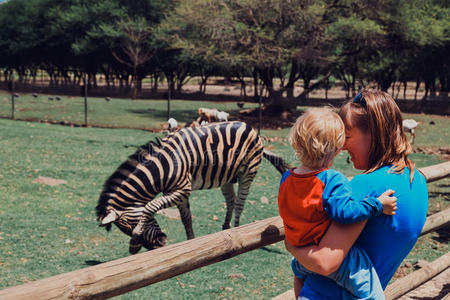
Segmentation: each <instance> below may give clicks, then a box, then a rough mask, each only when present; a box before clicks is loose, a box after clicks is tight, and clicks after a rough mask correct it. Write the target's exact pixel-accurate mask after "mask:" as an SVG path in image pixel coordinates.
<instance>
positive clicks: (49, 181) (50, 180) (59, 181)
mask: <svg viewBox="0 0 450 300" xmlns="http://www.w3.org/2000/svg"><path fill="white" fill-rule="evenodd" d="M33 182H34V183H43V184H46V185H49V186H55V185H60V184H66V183H67V181H65V180H62V179H55V178H50V177H44V176H39V177H38V178H36V179H35V180H33Z"/></svg>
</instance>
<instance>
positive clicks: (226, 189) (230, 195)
mask: <svg viewBox="0 0 450 300" xmlns="http://www.w3.org/2000/svg"><path fill="white" fill-rule="evenodd" d="M221 190H222V194H223V196H224V197H225V202H226V204H227V214H226V215H225V222H224V223H223V225H222V229H223V230H225V229H229V228H230V222H231V216H232V215H233V208H234V202H235V201H236V194H235V193H234V188H233V183H231V182H229V183H225V184H224V185H222V187H221Z"/></svg>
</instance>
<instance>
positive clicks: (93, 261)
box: [84, 260, 104, 266]
mask: <svg viewBox="0 0 450 300" xmlns="http://www.w3.org/2000/svg"><path fill="white" fill-rule="evenodd" d="M84 263H85V264H86V265H88V266H95V265H99V264H102V263H104V261H99V260H86V261H85V262H84Z"/></svg>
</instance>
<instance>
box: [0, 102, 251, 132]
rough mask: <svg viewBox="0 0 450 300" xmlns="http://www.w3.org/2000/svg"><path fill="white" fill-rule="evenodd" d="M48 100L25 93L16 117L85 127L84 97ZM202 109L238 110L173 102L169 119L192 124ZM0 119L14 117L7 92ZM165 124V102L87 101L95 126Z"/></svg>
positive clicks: (17, 105)
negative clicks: (198, 111) (83, 125)
mask: <svg viewBox="0 0 450 300" xmlns="http://www.w3.org/2000/svg"><path fill="white" fill-rule="evenodd" d="M48 97H49V96H48V95H39V96H38V97H37V98H34V97H33V96H32V95H31V94H23V95H21V96H20V97H18V98H16V99H15V118H16V119H18V120H45V121H50V122H68V123H73V124H79V125H82V124H84V98H81V97H69V96H61V100H60V101H57V100H53V101H50V100H48ZM53 97H54V96H53ZM255 106H256V104H253V103H246V105H245V108H250V107H255ZM199 107H207V108H217V109H218V110H226V111H229V112H230V114H231V115H232V116H233V115H235V114H236V113H237V111H238V107H237V105H236V103H235V102H222V103H219V102H217V101H216V102H210V101H203V102H200V101H184V100H171V102H170V110H171V113H170V116H171V117H173V118H175V119H176V120H177V121H178V122H179V123H180V125H181V124H184V123H186V122H191V121H193V120H195V119H196V118H197V117H198V114H197V110H198V108H199ZM0 117H4V118H5V117H6V118H9V117H11V96H10V95H9V94H7V93H0ZM166 122H167V101H166V100H153V101H152V100H130V99H117V98H113V99H111V101H109V102H107V101H105V99H104V98H89V99H88V123H89V125H92V126H102V127H121V128H141V129H161V124H163V123H164V124H165V123H166Z"/></svg>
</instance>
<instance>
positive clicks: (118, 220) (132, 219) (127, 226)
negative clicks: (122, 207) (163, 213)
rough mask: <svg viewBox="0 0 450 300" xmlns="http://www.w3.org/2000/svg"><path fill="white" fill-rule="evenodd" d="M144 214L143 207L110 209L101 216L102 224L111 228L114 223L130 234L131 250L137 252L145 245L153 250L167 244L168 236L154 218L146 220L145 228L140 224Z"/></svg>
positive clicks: (132, 252)
mask: <svg viewBox="0 0 450 300" xmlns="http://www.w3.org/2000/svg"><path fill="white" fill-rule="evenodd" d="M141 216H142V210H141V209H135V212H126V211H125V212H121V213H118V212H117V211H116V210H115V209H110V210H109V211H108V213H107V214H106V215H105V216H99V221H100V226H104V227H106V229H107V230H109V229H110V228H111V224H112V223H114V224H115V225H116V226H117V227H118V228H119V229H120V230H121V231H122V232H123V233H125V234H127V235H129V236H130V237H131V239H130V247H129V252H130V253H131V254H136V253H137V252H139V250H140V249H141V248H142V246H144V247H145V248H146V249H147V250H153V249H156V248H160V247H163V246H165V245H166V241H167V236H166V234H165V233H164V232H163V231H162V230H161V228H160V227H159V225H158V223H157V222H156V220H155V219H154V218H152V219H150V220H147V221H146V222H145V228H142V226H138V225H139V220H140V218H141Z"/></svg>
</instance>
